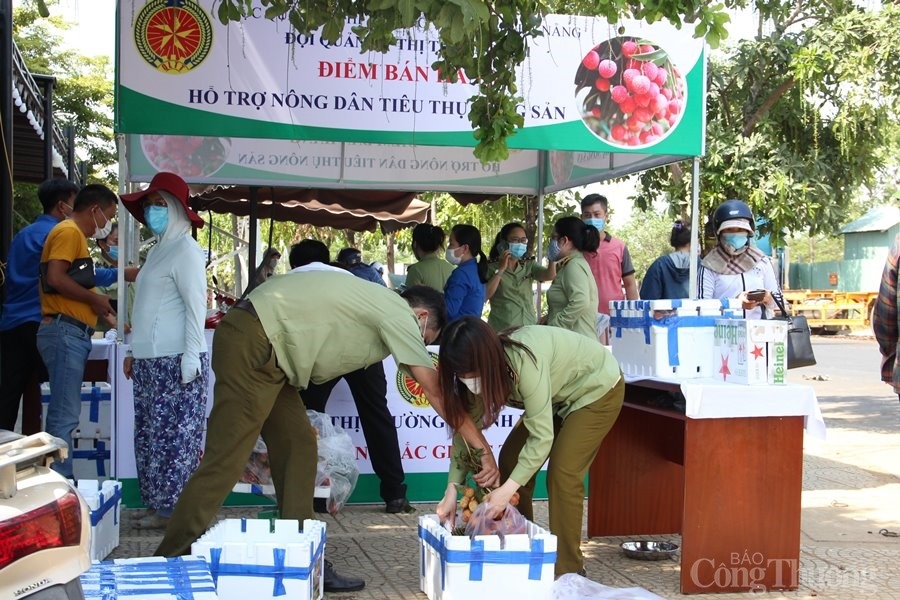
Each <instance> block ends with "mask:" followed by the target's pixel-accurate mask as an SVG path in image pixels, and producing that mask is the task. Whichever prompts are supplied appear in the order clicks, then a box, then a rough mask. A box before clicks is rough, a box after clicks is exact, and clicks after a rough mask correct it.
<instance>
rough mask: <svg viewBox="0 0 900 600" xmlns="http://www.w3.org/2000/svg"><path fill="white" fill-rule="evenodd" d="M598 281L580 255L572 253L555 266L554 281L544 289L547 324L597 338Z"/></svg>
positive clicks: (575, 252)
mask: <svg viewBox="0 0 900 600" xmlns="http://www.w3.org/2000/svg"><path fill="white" fill-rule="evenodd" d="M597 302H598V300H597V281H596V280H595V279H594V275H593V273H591V267H590V266H589V265H588V263H587V261H586V260H584V256H582V255H581V252H579V251H577V250H575V251H573V252H572V254H570V255H569V256H568V257H567V258H566V260H565V261H564V264H557V266H556V279H554V280H553V285H551V286H550V289H548V290H547V325H552V326H553V327H562V328H563V329H568V330H570V331H574V332H576V333H580V334H582V335H586V336H588V337H589V338H591V339H592V340H596V339H597Z"/></svg>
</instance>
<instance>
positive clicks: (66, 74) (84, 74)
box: [13, 0, 118, 186]
mask: <svg viewBox="0 0 900 600" xmlns="http://www.w3.org/2000/svg"><path fill="white" fill-rule="evenodd" d="M51 11H52V7H51ZM71 27H72V23H69V22H66V21H65V20H63V19H62V18H61V17H58V16H50V17H49V18H46V19H45V18H41V17H39V16H38V11H37V8H36V6H35V4H34V2H33V1H31V0H26V1H25V2H23V3H22V4H21V6H19V7H17V8H16V9H15V11H14V13H13V38H14V40H15V42H16V45H17V46H18V48H19V51H20V52H21V53H22V57H23V58H24V59H25V64H26V65H27V66H28V70H29V71H31V72H32V73H39V74H45V75H52V76H54V77H56V88H55V91H54V94H53V106H54V111H53V112H54V116H55V118H56V121H57V123H58V124H59V125H60V126H62V127H65V126H68V125H74V127H75V139H76V144H77V147H78V155H79V158H80V159H83V160H85V161H86V162H87V163H88V165H90V168H91V171H90V172H89V173H88V182H89V183H107V184H109V185H112V186H114V185H115V182H116V179H117V172H116V170H115V163H116V161H117V160H118V157H117V155H116V150H115V144H114V143H113V139H114V138H113V121H112V115H113V84H112V77H111V65H110V62H109V58H108V57H105V56H98V57H87V56H82V55H81V54H79V53H78V52H77V51H75V50H67V49H64V48H63V45H62V41H63V38H64V36H65V34H66V31H68V30H69V29H70V28H71Z"/></svg>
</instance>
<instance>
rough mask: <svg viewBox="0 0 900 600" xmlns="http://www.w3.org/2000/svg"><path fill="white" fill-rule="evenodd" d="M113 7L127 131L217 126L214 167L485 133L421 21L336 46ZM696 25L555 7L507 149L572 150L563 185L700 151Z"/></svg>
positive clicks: (524, 70) (120, 105) (564, 158)
mask: <svg viewBox="0 0 900 600" xmlns="http://www.w3.org/2000/svg"><path fill="white" fill-rule="evenodd" d="M118 18H119V39H118V61H117V81H116V83H117V87H116V93H117V102H116V123H117V129H118V131H119V132H122V133H132V134H143V135H189V136H207V137H209V138H210V139H211V140H212V141H210V143H209V146H210V148H213V149H218V150H217V152H218V154H217V156H216V157H215V160H213V162H216V163H219V162H222V161H224V160H226V159H227V157H226V156H225V153H226V152H227V150H228V149H229V148H231V147H232V146H235V145H237V146H239V145H240V142H235V138H256V139H281V140H305V141H310V140H319V141H339V142H354V143H362V144H395V145H415V146H456V147H464V148H471V147H473V146H474V145H475V143H476V140H475V139H474V137H473V135H472V130H471V125H470V122H469V119H468V117H467V113H468V100H469V98H470V97H471V96H472V95H473V93H475V91H476V87H475V86H474V85H473V84H472V83H471V82H470V81H469V79H468V76H467V74H465V73H461V74H460V75H461V76H460V79H459V81H458V82H456V83H449V82H448V81H447V80H446V78H445V77H441V75H440V74H439V73H438V72H437V71H435V70H434V69H432V68H431V65H432V63H433V62H434V61H435V60H436V58H437V54H436V52H437V50H438V47H439V42H438V38H437V33H436V31H435V30H433V29H431V28H429V27H425V26H424V25H423V26H422V27H417V28H413V29H410V30H407V31H399V32H397V38H398V42H397V44H395V45H394V46H393V47H392V48H391V49H390V51H389V52H387V53H384V54H376V53H371V52H369V53H364V54H360V52H359V47H360V41H359V39H358V38H357V36H356V35H355V34H354V33H353V32H352V27H353V25H354V23H349V22H348V23H347V24H346V25H345V28H344V31H343V34H342V36H341V38H340V39H339V40H337V41H336V42H334V43H328V42H326V41H324V40H323V39H322V38H321V36H320V33H319V32H313V33H311V34H309V35H302V34H297V33H296V32H294V30H293V28H292V27H291V26H290V24H289V23H288V22H286V21H283V20H275V21H271V20H268V19H265V18H264V17H263V15H262V11H261V10H260V11H254V12H253V14H252V16H251V17H249V18H247V19H244V20H243V21H241V22H240V23H229V24H228V25H222V24H221V23H220V22H219V21H218V20H217V18H216V16H215V15H214V14H210V12H209V7H208V6H205V5H204V6H201V5H200V4H199V3H197V2H194V1H193V0H185V1H184V2H178V3H171V2H166V1H164V0H150V1H147V2H142V1H141V0H134V1H133V2H124V3H119V16H118ZM691 29H692V28H690V27H684V28H682V29H681V30H679V29H676V28H675V27H674V26H672V25H669V24H668V23H654V24H652V25H650V24H647V23H642V22H637V21H621V22H618V23H616V24H609V23H607V22H606V20H605V19H601V18H593V17H582V16H569V15H549V16H547V17H545V19H544V23H543V25H542V31H543V35H542V36H541V37H538V38H536V39H534V40H533V42H532V43H531V45H530V49H529V56H528V58H527V60H526V61H525V62H524V63H523V64H522V65H521V66H520V68H519V69H518V71H517V73H516V75H517V86H518V93H519V94H521V96H522V98H523V100H522V102H521V103H520V104H519V106H518V110H519V111H520V112H521V114H522V115H523V116H524V118H525V126H524V127H523V128H521V129H520V130H519V131H518V132H517V133H516V134H515V135H514V136H512V137H511V138H509V140H508V142H509V146H510V148H512V149H531V150H550V151H565V154H562V155H560V156H556V157H554V158H551V165H550V167H551V169H550V170H551V172H550V173H548V180H550V181H557V182H560V181H561V180H562V178H565V177H568V176H570V175H571V174H572V171H573V170H577V169H579V168H582V169H587V170H590V169H591V168H593V167H591V166H590V164H589V163H590V162H591V161H596V160H597V159H598V158H599V157H600V156H603V155H604V154H606V153H610V154H621V153H625V154H628V153H631V154H642V155H648V156H654V155H663V154H665V155H679V156H699V155H702V154H703V151H704V135H703V130H704V112H705V52H704V42H703V41H702V40H698V39H694V38H693V37H692V35H691ZM222 139H224V140H226V141H225V142H222V141H221V140H222ZM217 140H218V141H219V143H218V144H217V143H215V141H217ZM572 152H586V153H590V155H589V156H587V157H585V158H587V159H588V160H587V161H580V160H579V157H578V156H577V155H575V154H571V153H572ZM219 155H222V156H219ZM598 155H599V156H598ZM581 162H585V163H586V164H580V163H581ZM575 176H576V178H577V173H576V174H575Z"/></svg>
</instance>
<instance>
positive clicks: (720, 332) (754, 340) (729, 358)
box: [715, 319, 788, 385]
mask: <svg viewBox="0 0 900 600" xmlns="http://www.w3.org/2000/svg"><path fill="white" fill-rule="evenodd" d="M787 331H788V324H787V321H778V320H774V319H765V320H760V319H716V333H715V350H716V353H715V356H716V375H717V378H721V380H722V381H727V382H730V383H745V384H750V385H753V384H757V385H773V384H774V385H784V384H785V383H787V381H786V380H785V375H786V374H787Z"/></svg>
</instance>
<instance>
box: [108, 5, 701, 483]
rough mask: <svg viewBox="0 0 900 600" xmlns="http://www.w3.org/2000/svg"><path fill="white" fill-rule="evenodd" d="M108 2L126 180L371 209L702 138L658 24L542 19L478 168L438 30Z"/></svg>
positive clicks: (532, 178)
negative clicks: (362, 32) (114, 18)
mask: <svg viewBox="0 0 900 600" xmlns="http://www.w3.org/2000/svg"><path fill="white" fill-rule="evenodd" d="M118 10H119V14H118V52H117V64H116V115H115V120H116V128H117V133H118V134H120V136H121V139H122V141H123V143H122V144H121V145H120V153H121V157H120V158H121V159H120V163H119V164H120V171H121V176H120V182H121V185H122V186H123V191H126V190H125V189H124V188H126V187H127V188H134V187H136V186H137V185H139V184H140V183H142V182H147V181H149V180H150V179H151V178H152V177H153V175H154V174H155V173H156V172H157V171H160V170H168V171H173V172H176V173H178V174H179V175H181V176H182V177H183V178H184V179H185V180H186V181H188V182H189V183H190V184H192V185H196V186H215V185H239V186H247V187H248V189H254V188H262V189H264V190H265V189H266V188H269V197H271V198H273V199H274V198H275V197H280V198H284V197H285V194H284V193H279V194H276V193H274V192H271V189H272V188H274V189H277V188H294V189H298V190H300V191H299V192H298V196H302V198H310V197H313V198H316V197H318V196H317V195H316V194H315V193H314V192H312V191H311V190H329V191H338V190H339V191H340V193H341V194H343V195H344V197H345V198H346V197H348V195H350V194H354V193H356V194H358V196H357V197H356V198H354V206H356V207H357V208H358V207H361V206H364V207H366V208H371V210H372V211H379V210H381V207H379V205H378V201H377V200H378V198H379V197H380V198H382V199H384V198H385V197H391V196H392V194H373V193H372V192H373V191H378V192H385V193H386V192H393V193H396V194H403V193H415V192H422V191H439V192H449V193H452V194H467V195H482V196H499V195H503V194H521V195H532V196H537V197H543V195H544V194H547V193H552V192H556V191H560V190H565V189H568V188H571V187H575V186H582V185H586V184H589V183H593V182H597V181H603V180H606V179H611V178H614V177H620V176H625V175H628V174H631V173H635V172H639V171H642V170H645V169H648V168H652V167H656V166H660V165H664V164H668V163H671V162H675V161H681V160H684V159H688V158H696V157H698V156H701V155H702V154H703V153H704V151H705V146H704V144H705V141H704V130H705V112H706V102H705V96H706V93H705V92H706V51H705V45H704V43H703V41H702V40H697V39H694V38H693V37H692V36H691V33H690V31H687V30H684V31H682V30H678V29H676V28H675V27H673V26H671V25H669V24H667V23H655V24H653V25H648V24H646V23H641V22H635V21H622V22H619V23H617V24H615V25H610V24H609V23H607V22H606V21H605V20H603V19H597V18H591V17H582V16H567V15H549V16H547V17H546V18H545V19H544V24H543V33H544V35H543V36H542V37H539V38H537V39H535V40H534V41H533V43H532V44H531V46H530V49H529V57H528V59H527V60H526V61H525V62H524V64H522V65H521V66H520V67H519V69H518V71H517V73H516V76H517V88H518V93H519V94H520V95H521V96H522V98H523V101H522V102H521V104H520V106H519V110H520V112H521V114H522V115H523V117H524V126H523V127H522V128H520V129H519V130H518V131H517V133H516V134H515V135H514V136H512V137H511V138H509V140H508V144H509V148H510V155H509V157H508V159H506V160H504V161H502V162H499V163H491V164H482V163H481V162H480V161H479V160H477V159H476V158H475V157H474V155H473V153H472V149H473V148H474V146H475V145H476V139H475V138H474V135H473V132H472V130H471V126H470V123H469V120H468V118H467V112H468V101H469V98H470V97H471V96H472V95H473V93H475V92H476V87H475V86H474V85H472V84H471V83H470V82H469V80H468V76H467V74H465V73H461V74H460V79H459V81H458V82H456V83H449V82H447V81H446V78H442V77H441V76H440V74H439V73H437V72H436V71H434V70H433V69H432V68H431V65H432V63H433V62H434V61H435V60H436V56H437V55H436V52H437V50H438V36H437V34H436V32H435V31H434V30H433V29H430V28H429V27H427V26H426V25H425V24H423V25H422V26H421V27H416V28H413V29H410V30H404V31H398V32H396V35H397V38H398V42H397V44H395V46H394V47H392V48H391V50H390V51H389V52H387V53H385V54H374V53H367V54H360V51H359V48H360V41H359V39H358V38H357V37H356V35H355V34H353V32H352V26H353V25H354V23H347V24H346V25H345V27H344V30H343V34H342V35H341V37H340V39H339V40H337V41H336V42H335V43H327V42H325V41H323V39H322V38H321V36H320V32H314V33H311V34H309V35H298V34H296V33H295V32H294V31H293V29H292V27H291V26H290V24H289V23H288V22H286V21H282V20H276V21H270V20H267V19H265V18H263V15H262V13H263V11H262V10H261V9H260V10H259V11H254V13H253V15H252V16H251V17H249V18H247V19H244V20H243V21H241V22H240V23H233V22H232V23H229V24H228V25H222V24H221V23H219V22H218V20H217V19H216V18H215V16H214V15H212V14H210V12H209V11H208V9H207V8H206V7H203V6H201V5H200V4H198V3H197V2H195V1H194V0H179V1H178V2H170V1H168V0H125V1H124V2H120V3H118ZM696 164H697V161H696V160H695V170H696ZM694 179H695V181H696V180H697V177H695V178H694ZM323 195H324V194H323ZM288 196H289V194H288ZM694 196H695V197H694V202H695V209H694V215H695V216H696V214H697V209H696V202H697V196H698V194H697V190H696V188H695V192H694ZM288 199H291V198H288ZM319 199H320V200H321V198H319ZM293 200H295V201H297V200H302V199H301V198H300V197H297V198H293ZM264 201H265V200H263V202H264ZM367 202H370V203H371V207H369V206H367V204H366V203H367ZM251 205H252V202H251ZM121 212H122V213H123V215H124V217H125V220H124V225H123V230H124V231H125V233H126V235H125V236H123V240H124V241H125V244H123V247H124V250H125V255H126V256H130V255H129V254H128V248H127V244H128V240H129V235H128V234H129V233H130V234H131V236H130V237H131V238H133V237H134V225H133V223H132V222H130V217H129V216H128V215H127V211H121ZM248 212H250V213H251V214H253V209H252V208H250V209H249V211H248ZM272 212H274V211H272ZM541 220H542V213H539V223H538V227H539V229H540V228H541V227H542V223H541ZM251 230H252V228H251ZM696 231H697V227H694V232H695V236H696ZM694 246H695V247H696V240H695V244H694ZM538 248H540V245H538ZM692 262H693V261H692ZM693 279H694V278H693V277H692V280H693ZM122 283H123V285H121V286H120V289H124V282H122ZM432 470H440V469H432ZM418 474H419V475H423V476H424V475H429V474H428V473H418ZM430 475H435V476H436V477H437V478H438V479H443V478H445V475H437V474H434V473H431V474H430ZM444 480H445V479H444Z"/></svg>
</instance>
